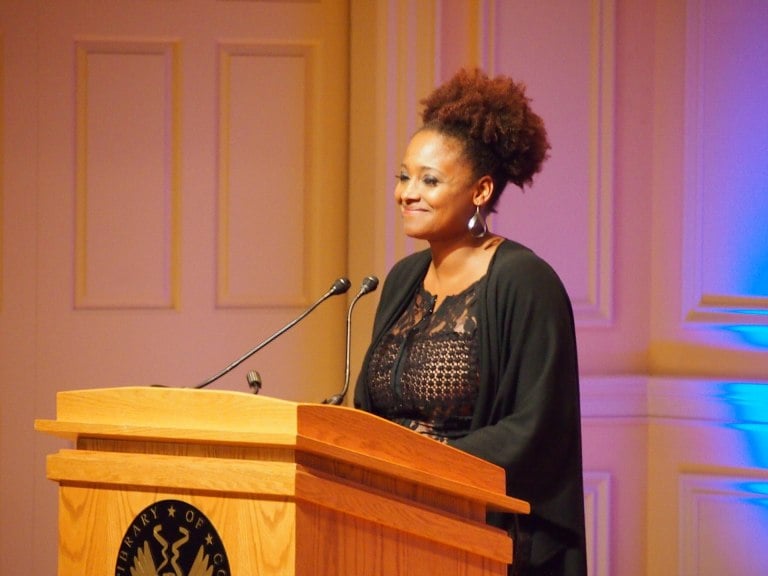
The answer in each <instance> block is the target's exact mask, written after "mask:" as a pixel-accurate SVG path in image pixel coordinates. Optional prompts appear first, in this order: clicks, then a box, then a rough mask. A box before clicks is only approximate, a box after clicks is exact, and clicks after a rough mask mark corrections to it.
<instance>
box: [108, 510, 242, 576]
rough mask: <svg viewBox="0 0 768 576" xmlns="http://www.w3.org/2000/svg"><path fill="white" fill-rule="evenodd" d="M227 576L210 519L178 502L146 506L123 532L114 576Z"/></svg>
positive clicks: (223, 554) (226, 563)
mask: <svg viewBox="0 0 768 576" xmlns="http://www.w3.org/2000/svg"><path fill="white" fill-rule="evenodd" d="M148 575H151V576H198V575H199V576H203V575H204V576H230V571H229V560H228V559H227V553H226V551H225V550H224V544H223V543H222V542H221V538H219V534H218V532H216V528H215V527H214V525H213V524H212V523H211V521H210V520H208V518H207V517H206V516H205V514H203V513H202V512H200V510H198V509H197V508H195V507H194V506H192V505H191V504H189V503H187V502H182V501H181V500H160V501H159V502H155V503H154V504H151V505H150V506H147V507H146V508H144V510H142V511H141V512H139V514H138V515H137V516H136V518H134V519H133V522H131V525H130V526H128V529H127V530H126V531H125V536H123V539H122V541H121V542H120V551H119V552H118V554H117V564H116V565H115V576H148Z"/></svg>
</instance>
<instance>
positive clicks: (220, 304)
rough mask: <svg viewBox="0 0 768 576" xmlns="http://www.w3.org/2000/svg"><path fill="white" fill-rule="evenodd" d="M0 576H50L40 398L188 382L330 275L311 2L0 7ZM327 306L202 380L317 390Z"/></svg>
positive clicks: (326, 159) (340, 143)
mask: <svg viewBox="0 0 768 576" xmlns="http://www.w3.org/2000/svg"><path fill="white" fill-rule="evenodd" d="M0 16H1V18H2V20H1V22H0V39H1V40H2V42H3V48H2V54H3V56H4V63H3V66H2V74H3V98H2V101H3V105H4V109H3V116H2V126H3V128H2V130H1V131H0V133H2V135H3V137H4V141H3V151H4V155H3V183H2V198H3V202H4V204H3V210H2V211H1V212H0V213H2V216H3V219H2V225H1V226H2V237H3V241H2V247H3V258H2V272H3V274H2V288H1V293H2V308H1V309H0V382H1V386H2V387H1V389H0V394H1V396H0V406H1V408H0V412H1V414H0V415H1V416H2V435H1V437H0V449H1V450H2V463H1V464H0V466H1V468H0V477H1V478H2V491H1V492H0V499H1V501H0V510H2V519H1V520H0V573H2V574H8V575H10V574H23V573H33V574H54V573H55V563H56V552H55V551H56V499H55V490H54V486H52V485H51V484H52V483H51V482H49V481H47V480H45V471H44V456H45V454H46V453H49V452H51V451H52V450H53V448H54V447H55V446H56V442H55V441H53V442H51V441H50V440H47V439H45V438H41V437H39V435H35V434H34V433H33V432H32V421H33V420H34V418H35V417H46V416H52V415H53V406H54V400H55V393H56V391H57V390H63V389H74V388H91V387H100V386H122V385H126V384H151V383H160V384H165V385H170V386H190V385H194V384H197V383H198V382H201V381H202V380H204V379H205V378H206V377H208V376H210V375H212V374H213V373H215V372H216V371H218V370H219V369H221V368H223V367H225V366H227V365H228V364H229V363H230V362H232V361H233V360H234V359H235V358H237V357H239V356H240V355H241V354H243V353H245V352H246V351H247V350H249V349H250V348H251V347H252V346H254V345H255V344H256V343H257V342H259V341H261V340H263V339H264V338H266V337H267V336H269V335H270V334H271V333H272V332H274V331H275V330H277V329H278V328H279V327H280V326H282V325H284V324H285V323H287V322H288V321H289V320H291V319H293V318H294V317H296V316H297V315H298V314H299V312H301V311H302V310H303V309H304V308H305V307H306V306H308V305H309V304H310V302H312V301H314V300H315V299H316V298H318V297H319V296H320V295H322V294H323V293H324V292H325V291H326V290H327V289H328V288H329V287H330V285H331V283H332V282H333V281H334V280H335V279H336V278H338V277H339V276H342V275H345V274H346V272H347V262H346V260H347V257H346V254H347V248H346V243H347V234H346V209H345V198H346V194H347V177H346V174H347V167H348V164H347V140H348V138H347V137H348V117H347V109H348V86H349V81H348V50H349V47H348V41H347V38H348V29H349V22H348V18H349V13H348V6H347V2H346V1H344V0H338V1H334V0H325V1H323V2H290V1H289V2H216V1H209V0H187V1H185V2H170V3H169V2H162V1H148V2H132V1H119V0H112V1H110V2H97V3H82V2H77V1H69V0H65V1H61V2H59V1H57V2H48V1H18V2H17V1H12V0H8V1H3V2H2V3H0ZM344 308H345V299H344V298H343V297H342V298H335V299H333V300H332V301H330V302H328V303H326V304H324V305H323V306H322V307H321V308H319V309H318V310H317V311H316V312H315V314H313V315H312V316H310V317H309V318H307V319H306V320H305V321H304V323H303V324H302V326H301V327H300V329H298V330H294V331H293V332H292V333H290V334H286V335H285V337H283V338H281V339H280V340H278V341H276V342H275V343H274V344H273V345H271V346H270V347H269V348H268V349H265V350H264V351H263V353H261V354H259V355H257V356H256V357H254V358H253V359H252V360H251V361H250V362H249V363H247V364H246V365H245V366H244V367H243V368H241V369H240V370H238V371H236V372H233V373H232V374H231V375H229V376H228V377H226V378H224V379H222V380H221V381H220V382H219V383H217V384H216V386H218V387H220V388H230V389H240V390H247V389H248V388H247V384H246V381H245V376H244V375H245V372H246V370H247V369H250V368H255V369H257V370H259V371H260V372H261V375H262V378H263V381H264V393H265V394H270V395H273V396H278V397H282V398H289V399H305V400H318V401H319V400H321V399H322V398H324V397H326V396H328V395H330V394H331V393H334V392H335V391H336V390H338V388H339V387H340V386H341V384H342V382H343V374H344V370H343V365H344V362H343V360H344V322H343V319H342V318H343V310H344Z"/></svg>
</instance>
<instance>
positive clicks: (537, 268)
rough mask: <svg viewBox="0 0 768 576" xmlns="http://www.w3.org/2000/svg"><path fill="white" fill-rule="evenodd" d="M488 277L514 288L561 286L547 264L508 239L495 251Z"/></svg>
mask: <svg viewBox="0 0 768 576" xmlns="http://www.w3.org/2000/svg"><path fill="white" fill-rule="evenodd" d="M489 277H490V278H492V279H494V280H495V281H496V282H502V283H505V284H511V285H514V286H516V287H525V286H531V287H535V286H538V287H541V286H542V285H552V286H562V281H561V279H560V277H559V276H558V274H557V272H556V271H555V269H554V268H553V267H552V266H551V265H550V264H549V262H547V261H546V260H545V259H544V258H542V257H541V256H539V255H538V254H537V253H536V252H534V251H533V250H532V249H531V248H529V247H527V246H525V245H523V244H520V243H519V242H515V241H514V240H509V239H505V240H504V242H502V243H501V244H500V245H499V247H498V249H497V250H496V255H495V257H494V260H493V262H492V264H491V267H490V270H489Z"/></svg>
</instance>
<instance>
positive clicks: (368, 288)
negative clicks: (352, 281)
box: [323, 276, 379, 406]
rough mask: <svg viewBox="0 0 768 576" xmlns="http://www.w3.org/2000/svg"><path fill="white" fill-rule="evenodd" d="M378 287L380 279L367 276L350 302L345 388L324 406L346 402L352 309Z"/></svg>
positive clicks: (325, 401) (328, 399) (327, 400)
mask: <svg viewBox="0 0 768 576" xmlns="http://www.w3.org/2000/svg"><path fill="white" fill-rule="evenodd" d="M378 285H379V279H378V278H376V276H366V277H365V278H364V279H363V284H362V286H360V291H359V292H358V293H357V295H356V296H355V297H354V298H353V299H352V302H350V304H349V310H347V354H346V361H345V363H344V387H343V388H342V389H341V392H339V393H338V394H334V395H333V396H331V397H329V398H326V399H325V400H323V404H331V405H334V406H338V405H340V404H341V403H342V402H344V397H345V396H346V395H347V390H349V351H350V341H351V339H352V309H353V308H354V307H355V304H357V301H358V300H360V298H361V297H362V296H364V295H366V294H368V293H369V292H373V291H374V290H376V288H377V287H378Z"/></svg>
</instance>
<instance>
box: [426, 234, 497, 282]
mask: <svg viewBox="0 0 768 576" xmlns="http://www.w3.org/2000/svg"><path fill="white" fill-rule="evenodd" d="M502 240H503V238H501V237H500V236H495V235H488V236H486V237H484V238H480V239H475V238H472V241H471V242H467V241H462V242H454V243H431V244H430V249H431V252H432V263H431V264H430V267H429V269H428V270H427V275H426V277H425V278H424V287H425V288H426V289H427V290H428V291H429V292H431V293H432V294H435V295H437V296H438V297H445V296H450V295H452V294H458V293H460V292H462V291H463V290H464V289H466V288H467V287H468V286H470V285H471V284H473V283H475V282H476V281H477V280H479V279H480V278H482V277H483V276H484V275H485V273H486V272H487V271H488V265H489V264H490V261H491V258H492V257H493V254H494V253H495V252H496V248H497V247H498V245H499V244H500V243H501V242H502Z"/></svg>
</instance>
